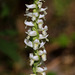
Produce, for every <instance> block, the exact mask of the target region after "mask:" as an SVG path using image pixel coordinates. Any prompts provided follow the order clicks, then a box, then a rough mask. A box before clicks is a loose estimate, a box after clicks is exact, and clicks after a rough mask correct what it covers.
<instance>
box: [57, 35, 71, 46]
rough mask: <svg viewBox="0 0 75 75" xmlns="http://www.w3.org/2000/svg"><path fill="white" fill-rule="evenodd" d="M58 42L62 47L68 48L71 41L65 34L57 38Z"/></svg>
mask: <svg viewBox="0 0 75 75" xmlns="http://www.w3.org/2000/svg"><path fill="white" fill-rule="evenodd" d="M57 42H58V43H59V45H60V46H62V47H66V46H67V45H68V44H69V42H70V39H69V38H68V37H67V36H66V35H65V34H62V35H60V36H59V37H58V38H57Z"/></svg>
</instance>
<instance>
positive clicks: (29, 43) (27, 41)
mask: <svg viewBox="0 0 75 75" xmlns="http://www.w3.org/2000/svg"><path fill="white" fill-rule="evenodd" d="M24 43H25V44H26V45H27V46H29V47H33V43H32V42H31V41H29V40H28V39H25V40H24Z"/></svg>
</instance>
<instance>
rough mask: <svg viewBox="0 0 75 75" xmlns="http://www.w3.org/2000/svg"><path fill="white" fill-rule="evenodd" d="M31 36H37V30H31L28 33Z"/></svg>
mask: <svg viewBox="0 0 75 75" xmlns="http://www.w3.org/2000/svg"><path fill="white" fill-rule="evenodd" d="M28 35H29V36H36V35H37V32H36V31H30V32H29V33H28Z"/></svg>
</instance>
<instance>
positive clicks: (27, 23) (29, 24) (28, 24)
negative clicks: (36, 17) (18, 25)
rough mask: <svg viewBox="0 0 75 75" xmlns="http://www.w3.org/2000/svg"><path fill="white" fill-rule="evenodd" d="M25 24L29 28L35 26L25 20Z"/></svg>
mask: <svg viewBox="0 0 75 75" xmlns="http://www.w3.org/2000/svg"><path fill="white" fill-rule="evenodd" d="M24 24H26V25H27V26H34V24H33V23H32V22H31V21H30V22H28V21H26V20H25V22H24Z"/></svg>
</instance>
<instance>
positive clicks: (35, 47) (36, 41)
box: [33, 39, 40, 50]
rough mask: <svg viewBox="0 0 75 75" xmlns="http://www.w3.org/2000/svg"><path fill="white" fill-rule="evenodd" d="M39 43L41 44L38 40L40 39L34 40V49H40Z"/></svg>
mask: <svg viewBox="0 0 75 75" xmlns="http://www.w3.org/2000/svg"><path fill="white" fill-rule="evenodd" d="M39 44H40V42H39V40H38V39H36V40H34V42H33V49H34V50H37V49H38V46H39Z"/></svg>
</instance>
